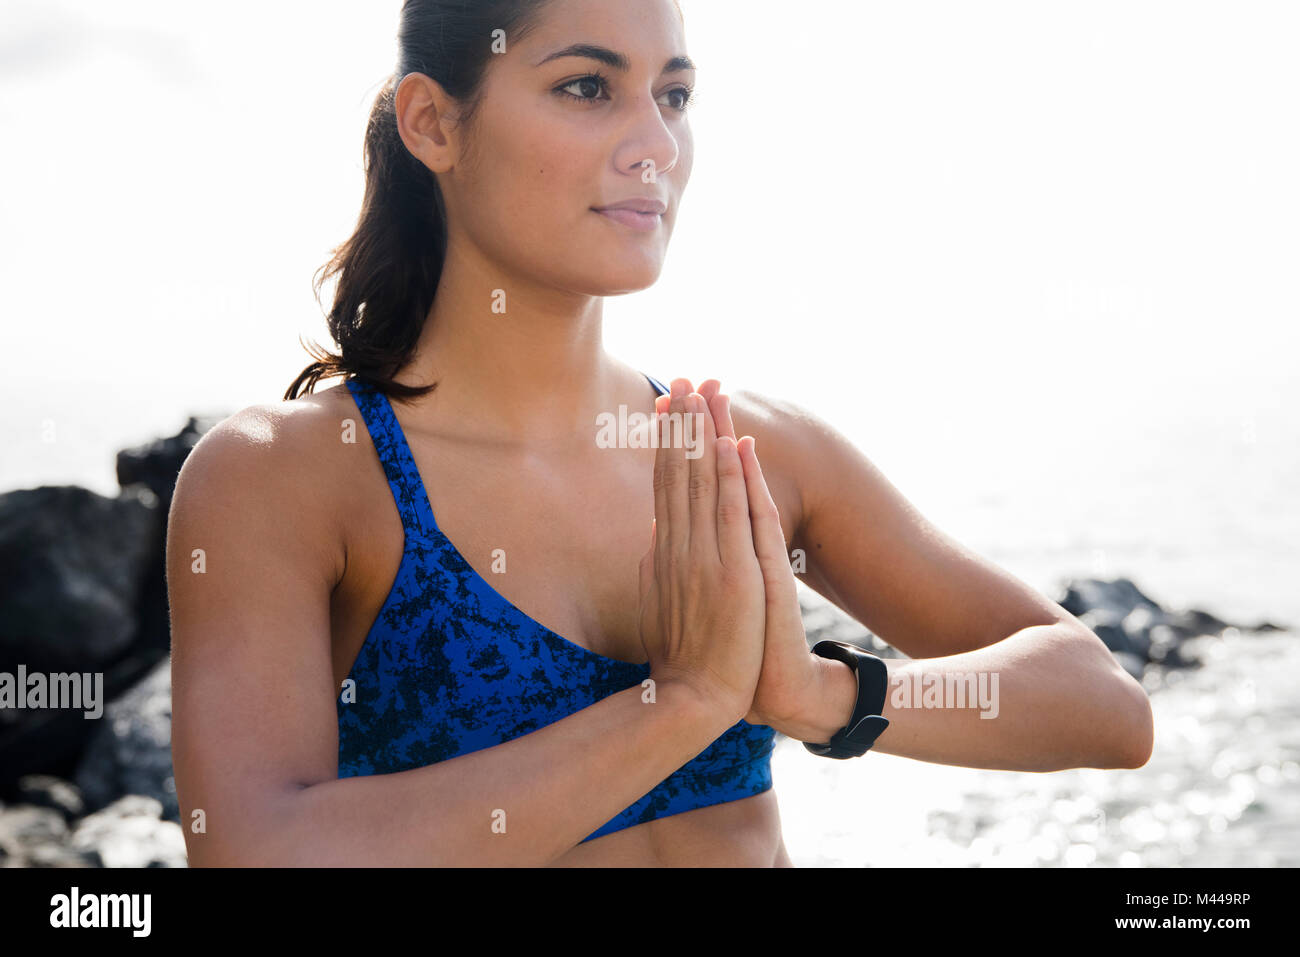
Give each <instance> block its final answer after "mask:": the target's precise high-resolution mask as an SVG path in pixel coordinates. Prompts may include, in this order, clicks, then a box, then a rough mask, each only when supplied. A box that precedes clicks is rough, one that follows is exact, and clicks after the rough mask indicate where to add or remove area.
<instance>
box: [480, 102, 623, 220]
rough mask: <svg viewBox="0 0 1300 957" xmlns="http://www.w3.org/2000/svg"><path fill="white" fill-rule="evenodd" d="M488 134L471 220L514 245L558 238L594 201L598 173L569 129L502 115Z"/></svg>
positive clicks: (584, 213)
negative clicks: (505, 235) (508, 237)
mask: <svg viewBox="0 0 1300 957" xmlns="http://www.w3.org/2000/svg"><path fill="white" fill-rule="evenodd" d="M488 136H489V138H488V139H487V140H486V142H489V143H491V144H492V146H491V147H490V148H488V149H486V150H485V151H484V154H483V156H482V157H481V158H480V161H479V164H478V165H477V167H476V169H475V182H474V184H473V191H472V195H473V196H474V197H475V200H476V203H478V204H479V210H478V213H476V218H478V219H480V221H483V220H484V219H486V221H487V222H486V223H485V225H491V226H492V227H493V228H494V229H496V230H505V231H508V232H509V233H510V235H511V238H512V239H513V240H514V241H516V242H519V243H527V244H529V245H534V244H537V243H551V244H554V243H556V242H557V241H560V242H562V241H563V236H564V234H565V233H566V232H572V231H573V230H574V229H577V228H578V227H579V226H580V224H581V223H582V220H583V219H584V218H585V217H586V216H587V215H590V214H589V213H588V212H587V210H588V207H589V206H590V205H591V203H593V202H595V199H594V197H595V192H596V189H595V184H596V183H597V181H598V180H597V175H598V171H597V169H596V168H595V167H594V166H593V165H592V163H591V162H590V161H589V155H588V153H587V151H584V150H583V149H582V148H581V147H580V145H578V144H576V143H575V140H574V138H573V136H572V135H571V133H570V131H565V130H563V129H562V128H556V127H555V126H550V127H549V128H548V127H547V126H546V125H545V124H540V123H538V122H537V121H536V120H535V119H534V120H532V121H531V122H529V121H527V120H526V119H524V118H521V119H520V121H519V122H516V123H510V122H509V121H508V119H507V120H506V121H505V122H503V123H502V124H501V125H500V126H499V127H498V128H496V129H493V130H490V131H489V132H488ZM592 155H594V154H592ZM513 244H514V243H512V245H513Z"/></svg>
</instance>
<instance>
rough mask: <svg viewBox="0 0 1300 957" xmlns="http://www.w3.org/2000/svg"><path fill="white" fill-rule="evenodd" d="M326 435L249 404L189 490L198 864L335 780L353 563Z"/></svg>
mask: <svg viewBox="0 0 1300 957" xmlns="http://www.w3.org/2000/svg"><path fill="white" fill-rule="evenodd" d="M313 420H314V421H313ZM326 426H327V423H326V422H324V421H323V420H322V417H321V415H320V414H319V410H308V409H306V408H302V407H300V410H298V409H296V410H294V411H292V412H286V411H284V410H281V409H276V408H274V407H264V406H263V407H258V406H255V407H253V408H251V409H246V410H244V411H243V412H241V413H238V414H237V415H235V416H232V417H230V418H229V419H226V420H224V421H223V422H222V423H220V424H219V425H218V426H216V427H215V428H214V429H213V430H211V431H210V432H209V433H208V434H207V435H205V436H204V437H203V438H202V439H201V440H200V441H199V443H198V444H197V445H196V446H195V448H194V450H193V451H192V452H191V453H190V455H189V457H188V458H187V459H186V461H185V465H184V467H183V468H182V469H181V473H180V476H179V477H178V479H177V484H176V490H175V494H174V496H173V500H172V506H171V511H170V514H169V516H168V528H167V590H168V598H169V602H170V606H171V629H172V754H173V765H174V769H175V778H176V786H177V796H178V799H179V802H180V806H181V813H182V819H181V823H182V827H183V829H184V831H185V836H186V843H187V846H188V847H189V851H190V858H191V862H192V863H198V864H203V863H223V862H227V861H229V860H231V855H232V854H237V853H238V851H239V849H244V850H246V849H247V848H248V847H250V846H253V845H254V843H255V842H256V840H257V835H258V834H260V833H264V829H265V828H266V826H267V821H268V820H269V819H270V818H271V817H272V816H273V814H274V806H275V803H276V802H277V801H278V800H279V799H280V798H281V797H283V796H286V795H288V794H291V793H292V791H293V789H295V788H297V787H300V786H303V785H305V784H309V783H314V782H316V781H320V780H324V779H326V778H328V777H332V776H337V774H338V764H337V761H338V752H337V749H338V737H337V734H338V728H337V723H336V722H337V717H336V712H335V705H334V699H335V694H336V693H337V689H335V688H334V687H333V684H334V678H333V670H332V666H331V660H330V627H329V602H330V594H331V592H332V590H333V587H334V585H335V583H336V582H337V581H338V577H339V575H340V573H341V567H342V565H341V562H342V557H343V556H342V553H341V545H340V542H341V536H340V535H339V532H338V528H337V526H336V525H334V524H332V523H331V522H330V520H329V516H330V512H331V509H330V508H329V501H328V500H329V497H330V483H329V480H328V475H329V474H330V469H329V463H328V462H326V461H323V459H324V458H327V457H328V452H327V451H325V450H326V449H327V448H328V446H327V445H325V444H323V443H322V442H320V441H319V439H320V432H319V430H320V429H321V428H324V427H326ZM313 431H315V434H314V435H313ZM196 810H202V811H203V819H204V832H203V833H196V831H195V829H194V828H193V827H192V824H193V823H194V821H195V818H194V811H196Z"/></svg>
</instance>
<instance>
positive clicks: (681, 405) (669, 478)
mask: <svg viewBox="0 0 1300 957" xmlns="http://www.w3.org/2000/svg"><path fill="white" fill-rule="evenodd" d="M690 389H691V384H690V382H689V381H688V380H686V379H674V380H673V381H672V392H671V394H670V397H669V401H668V414H667V415H664V416H658V417H657V418H658V420H659V451H658V452H657V455H656V457H657V458H659V459H662V463H663V464H662V468H661V472H660V479H659V481H660V484H661V485H662V487H663V491H664V500H665V507H666V517H665V518H664V519H661V520H660V521H659V523H658V524H659V525H660V526H661V527H663V530H664V532H665V534H663V535H660V536H659V541H660V551H661V552H663V553H664V557H667V555H676V556H677V558H678V562H679V565H680V567H682V568H685V567H686V557H687V554H688V552H689V549H690V544H691V503H690V489H689V487H688V486H689V483H690V466H689V464H688V463H687V461H686V449H685V447H684V445H683V443H682V441H681V435H680V429H679V428H678V426H680V424H681V423H682V422H684V421H685V415H686V396H687V394H688V393H689V392H690ZM674 433H677V434H674ZM655 517H656V518H658V516H657V515H656V516H655ZM661 570H662V572H663V573H664V574H665V575H666V574H667V569H666V568H663V569H661Z"/></svg>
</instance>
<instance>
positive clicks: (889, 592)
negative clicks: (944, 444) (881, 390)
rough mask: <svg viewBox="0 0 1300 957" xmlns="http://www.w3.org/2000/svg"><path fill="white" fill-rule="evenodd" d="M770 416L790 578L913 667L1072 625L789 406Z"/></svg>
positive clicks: (839, 439) (834, 434)
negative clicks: (789, 498) (800, 566)
mask: <svg viewBox="0 0 1300 957" xmlns="http://www.w3.org/2000/svg"><path fill="white" fill-rule="evenodd" d="M778 408H782V409H784V412H783V413H782V414H781V415H780V416H779V419H778V425H777V426H776V428H778V429H779V432H780V435H781V443H782V445H783V451H782V459H783V461H784V462H785V463H787V464H786V465H785V466H784V467H785V468H788V469H790V470H791V472H792V474H793V477H794V478H793V480H794V481H795V483H796V484H797V485H798V488H799V499H800V501H801V503H802V507H801V515H800V523H799V526H798V528H797V529H796V530H795V532H794V543H795V547H797V548H802V549H803V551H804V554H805V555H806V565H807V569H806V572H805V573H804V574H803V575H801V576H800V577H801V579H802V580H803V582H804V583H805V584H806V585H808V586H809V587H810V588H812V589H814V590H815V591H817V592H819V593H820V594H822V595H824V596H825V597H826V598H828V599H830V600H831V601H832V602H834V603H835V604H836V605H838V606H839V607H840V608H842V609H843V610H844V611H846V612H847V613H848V614H850V615H852V616H853V617H854V618H856V619H857V620H858V621H860V622H861V623H862V624H864V625H865V626H866V627H867V628H869V629H870V630H871V631H872V632H873V633H875V634H876V635H878V636H879V637H880V638H882V639H883V640H884V641H886V642H888V643H889V644H891V645H893V646H894V647H895V648H897V649H899V650H900V651H902V652H903V653H904V654H906V655H908V656H910V657H913V658H930V657H940V656H943V655H951V654H957V653H959V652H963V651H969V650H972V649H974V648H981V647H984V646H986V645H990V644H992V643H994V642H996V641H1000V640H1001V639H1003V638H1006V637H1007V636H1008V635H1011V634H1014V633H1015V632H1017V631H1019V630H1021V629H1023V628H1027V627H1030V626H1033V625H1048V624H1055V623H1057V622H1059V621H1069V620H1071V619H1072V616H1071V615H1070V614H1069V613H1068V612H1066V611H1065V609H1063V608H1061V607H1060V606H1059V605H1057V604H1056V603H1054V602H1052V601H1050V600H1049V599H1048V598H1046V597H1045V596H1043V595H1042V594H1040V593H1039V592H1037V591H1035V590H1034V589H1033V588H1031V587H1029V586H1028V585H1026V584H1025V583H1024V582H1022V581H1020V580H1019V579H1017V578H1016V577H1015V576H1013V575H1011V574H1010V573H1009V572H1006V571H1005V570H1003V569H1001V568H999V567H998V566H997V565H995V564H993V563H992V562H991V561H989V560H987V559H985V558H983V557H981V556H979V555H977V554H975V553H974V552H972V551H971V550H970V549H968V548H966V547H965V546H963V545H962V544H961V543H959V542H957V541H956V540H954V539H953V538H952V537H951V536H949V535H947V534H945V533H944V532H943V531H941V530H940V529H938V528H936V527H935V526H934V525H932V524H931V523H930V522H929V521H927V520H926V518H925V517H924V516H923V515H922V514H921V513H920V511H919V510H917V508H916V507H915V506H913V505H912V503H911V502H909V501H908V500H907V499H906V498H904V497H903V495H902V493H901V492H899V490H898V489H897V488H895V487H894V486H893V484H892V483H890V481H889V480H888V479H887V478H886V477H885V476H884V474H883V473H881V471H880V470H879V469H878V468H876V466H875V465H874V464H873V463H872V462H871V461H870V460H868V458H867V457H866V456H865V455H864V454H863V453H862V452H861V451H860V450H859V449H857V448H856V447H855V446H854V445H853V444H852V443H850V442H849V440H848V439H847V438H845V437H844V436H843V435H842V434H841V433H839V432H838V431H837V430H835V429H834V428H832V427H831V426H830V425H828V424H827V423H826V422H824V421H823V420H821V419H820V418H818V417H817V416H815V415H813V414H812V413H810V412H808V411H806V410H804V409H802V408H800V407H798V406H796V405H793V404H791V403H780V404H778ZM760 454H761V449H760ZM764 461H766V458H765V459H764ZM1079 627H1080V628H1082V627H1083V626H1082V625H1080V626H1079Z"/></svg>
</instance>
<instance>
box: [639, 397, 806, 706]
mask: <svg viewBox="0 0 1300 957" xmlns="http://www.w3.org/2000/svg"><path fill="white" fill-rule="evenodd" d="M683 383H684V385H683ZM720 388H721V384H720V383H719V382H718V381H717V380H715V379H709V380H707V381H706V382H704V383H702V384H701V385H700V388H699V391H698V393H697V392H693V391H691V387H690V383H689V382H686V381H685V380H680V379H679V380H674V383H673V390H672V394H671V395H666V396H660V397H659V398H658V399H657V400H656V403H655V411H656V412H657V413H668V414H669V415H670V416H671V414H672V413H679V414H680V416H681V418H683V419H690V420H691V422H690V426H691V427H692V432H691V433H690V434H691V435H692V437H693V452H692V455H693V456H695V457H690V456H687V454H686V448H685V447H684V445H683V443H681V442H680V441H678V442H672V441H670V440H671V438H672V435H673V433H672V430H671V429H670V428H669V427H668V423H667V420H666V419H665V418H664V417H663V416H659V417H657V418H658V424H657V427H658V428H659V436H660V440H659V444H658V451H657V452H656V456H655V469H654V493H655V518H654V522H653V523H652V526H651V538H650V547H649V549H648V550H647V551H646V554H645V556H644V557H643V558H642V559H641V566H640V579H639V581H640V589H639V595H640V609H639V616H638V620H639V623H640V629H641V641H642V644H643V645H644V647H645V650H646V654H647V656H648V658H649V662H650V669H651V676H652V677H653V678H654V679H655V680H656V681H680V682H682V683H683V684H686V685H688V686H689V687H691V688H692V689H693V690H694V691H695V692H697V693H698V694H699V695H701V697H702V698H704V700H706V701H708V702H710V703H711V704H713V705H715V706H717V707H719V708H722V709H725V710H726V711H727V712H728V713H729V714H730V715H732V716H733V717H734V719H735V720H741V719H743V720H745V721H747V722H749V723H750V724H765V725H772V726H779V725H780V724H782V723H785V722H787V721H791V720H795V719H796V718H797V716H798V715H799V714H801V713H802V712H804V711H806V710H807V709H808V708H810V707H811V706H812V703H813V701H814V699H815V696H816V695H817V684H818V671H817V667H816V662H817V659H816V657H815V656H814V655H813V654H812V653H811V652H810V651H809V649H808V644H807V639H806V637H805V635H804V628H803V621H802V618H801V616H800V613H799V602H798V595H797V592H796V589H795V579H794V571H793V569H792V568H791V567H790V560H789V557H788V556H787V554H786V550H785V548H786V545H785V535H784V532H783V530H782V528H781V518H780V515H779V513H778V511H777V507H776V503H775V502H774V501H773V499H772V494H771V492H770V491H769V489H768V487H767V482H766V481H765V480H764V478H763V470H762V468H761V467H760V466H759V462H758V456H757V455H756V454H755V449H754V438H753V437H752V436H749V435H746V436H744V437H742V438H741V439H740V440H739V441H737V439H736V433H735V428H734V426H733V424H732V421H731V413H730V408H729V406H730V398H729V397H728V396H726V395H724V394H722V393H721V392H720V391H719V389H720ZM696 414H698V418H697V417H696ZM696 423H698V424H700V425H702V426H703V428H702V429H701V430H700V431H701V433H702V434H699V435H696V434H695V433H694V431H693V427H694V425H695V424H696ZM679 435H680V433H679ZM696 452H699V453H700V454H698V456H696V455H695V453H696Z"/></svg>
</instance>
